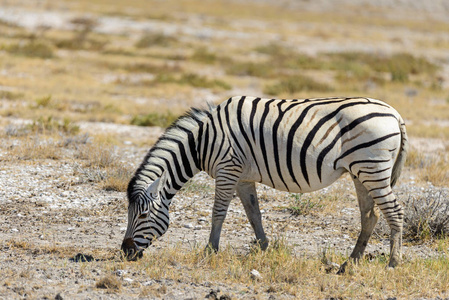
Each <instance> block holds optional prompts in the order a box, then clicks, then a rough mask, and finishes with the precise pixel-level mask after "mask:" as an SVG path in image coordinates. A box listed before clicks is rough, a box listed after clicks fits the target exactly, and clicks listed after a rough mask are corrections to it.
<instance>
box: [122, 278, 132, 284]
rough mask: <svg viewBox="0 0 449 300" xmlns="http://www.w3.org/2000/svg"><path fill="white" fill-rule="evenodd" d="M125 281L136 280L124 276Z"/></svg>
mask: <svg viewBox="0 0 449 300" xmlns="http://www.w3.org/2000/svg"><path fill="white" fill-rule="evenodd" d="M123 281H126V282H128V283H131V282H133V281H134V279H131V278H128V277H126V278H123Z"/></svg>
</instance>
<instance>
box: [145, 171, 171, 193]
mask: <svg viewBox="0 0 449 300" xmlns="http://www.w3.org/2000/svg"><path fill="white" fill-rule="evenodd" d="M166 177H167V175H166V172H164V173H162V175H161V177H159V178H158V179H156V180H155V181H153V182H152V183H151V184H150V186H149V187H148V188H147V195H149V196H152V198H155V196H156V195H157V194H158V193H159V191H160V190H161V189H162V186H161V183H164V182H165V179H166Z"/></svg>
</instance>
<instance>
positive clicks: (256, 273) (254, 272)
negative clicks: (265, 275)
mask: <svg viewBox="0 0 449 300" xmlns="http://www.w3.org/2000/svg"><path fill="white" fill-rule="evenodd" d="M250 273H251V278H253V279H262V275H260V273H259V271H257V270H256V269H252V270H251V272H250Z"/></svg>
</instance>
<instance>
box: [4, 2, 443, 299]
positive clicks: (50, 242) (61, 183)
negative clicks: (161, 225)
mask: <svg viewBox="0 0 449 300" xmlns="http://www.w3.org/2000/svg"><path fill="white" fill-rule="evenodd" d="M329 2H331V1H324V0H322V1H310V2H309V1H289V0H285V1H256V0H246V1H218V0H216V1H212V0H210V1H199V0H179V1H175V0H167V1H153V0H146V1H144V0H128V1H118V0H108V1H105V0H89V1H86V0H78V1H70V0H60V1H45V0H43V1H8V0H3V1H0V129H1V130H0V139H1V143H0V178H1V185H0V222H1V226H0V237H1V238H0V248H1V251H0V274H1V276H0V298H4V299H13V298H31V299H42V298H48V299H54V298H56V299H73V298H83V299H87V298H89V299H99V298H117V299H118V298H120V299H121V298H163V299H197V298H198V299H202V298H204V297H209V299H218V298H221V299H229V298H231V299H234V298H245V299H251V298H255V299H294V298H299V299H331V298H333V299H337V298H338V299H346V298H353V299H361V298H374V299H387V298H394V297H397V298H398V299H436V298H446V297H449V257H448V255H449V224H448V222H449V192H448V187H449V142H448V139H449V19H448V18H447V16H448V15H449V7H448V5H447V3H445V1H427V2H426V1H418V0H406V1H394V0H386V1H381V2H373V1H365V0H358V1H346V0H342V1H332V2H331V3H329ZM374 3H377V4H374ZM234 95H256V96H267V97H282V98H309V97H316V96H336V95H338V96H340V95H346V96H369V97H372V98H378V99H382V100H384V101H386V102H388V103H389V104H391V105H392V106H394V107H395V108H396V109H397V110H398V111H399V112H400V113H401V114H402V116H403V117H404V119H405V121H406V123H407V126H408V127H407V128H408V132H409V138H410V144H411V151H410V155H409V159H408V162H407V165H406V169H405V171H404V172H403V175H402V177H401V179H400V182H399V184H398V185H397V186H396V188H395V191H396V193H397V195H398V197H399V199H400V200H401V202H402V203H403V204H404V207H405V209H406V220H405V234H404V261H403V264H401V265H400V266H399V267H397V268H396V269H394V270H390V269H387V268H386V263H387V261H388V252H389V242H388V229H387V226H386V225H385V222H384V220H381V222H380V224H378V226H377V228H376V232H375V234H374V235H373V238H372V240H371V241H370V244H369V246H368V248H367V254H366V258H365V259H364V260H362V261H361V262H360V263H359V264H358V265H352V266H351V267H350V268H349V271H348V272H346V274H345V275H336V270H337V268H338V264H341V263H342V262H344V261H345V260H346V259H347V257H348V256H349V254H350V252H351V250H352V247H353V246H354V244H355V239H356V238H357V235H358V230H359V228H360V224H359V213H358V208H357V200H356V198H355V194H354V191H353V188H352V183H351V182H350V180H349V178H348V177H343V178H342V179H341V180H340V181H338V182H337V183H336V184H334V185H333V186H331V187H329V188H327V189H325V190H322V191H318V192H315V193H312V194H301V195H292V194H289V193H281V192H276V191H274V190H272V189H269V188H267V187H264V186H261V185H259V186H258V190H259V197H260V204H261V209H262V212H263V222H264V225H265V228H266V231H267V233H268V234H269V237H270V239H271V245H270V247H269V249H268V250H267V251H266V252H263V253H262V252H260V251H258V250H257V248H255V247H253V246H252V239H253V233H252V230H251V228H250V226H249V224H248V222H247V220H246V216H245V215H244V212H243V207H242V206H241V204H240V203H239V201H238V199H235V200H233V202H232V204H231V207H230V211H229V214H228V217H227V219H226V221H225V225H224V229H223V232H222V242H221V251H220V252H219V253H218V254H213V255H205V254H204V253H203V248H204V246H205V245H206V241H207V237H208V234H209V230H210V219H211V207H212V202H213V194H214V183H213V180H211V179H210V178H208V177H207V175H205V174H203V173H200V174H199V175H197V176H196V177H194V178H193V180H191V181H190V182H189V183H188V184H187V185H186V186H185V187H184V188H183V190H182V191H180V192H179V193H178V194H177V196H176V197H175V199H174V201H173V204H172V207H171V226H170V229H169V231H168V233H167V234H166V235H165V236H164V237H163V238H162V239H161V240H159V241H158V242H156V243H155V244H154V245H153V246H152V247H151V248H150V249H148V250H147V251H145V253H144V257H143V259H141V260H139V261H137V262H125V261H122V260H121V256H120V252H119V246H120V243H121V240H122V238H123V235H124V231H125V229H126V222H127V219H126V218H127V209H126V205H127V203H126V198H125V193H124V191H125V190H126V185H127V182H128V180H129V178H130V176H132V173H133V171H134V170H135V168H136V167H137V166H138V164H139V163H140V161H141V160H142V158H143V156H144V155H145V153H146V151H147V150H148V149H149V148H150V147H151V145H152V144H153V143H154V142H155V141H156V140H157V138H158V137H159V135H160V134H161V133H162V132H163V129H162V128H163V127H166V126H168V124H170V123H171V122H172V121H173V120H174V119H175V118H176V117H177V116H178V115H180V114H182V113H183V112H184V111H185V110H186V109H187V108H188V107H190V106H200V107H201V106H202V107H206V101H210V102H214V103H219V102H221V101H223V100H226V99H227V98H228V97H230V96H234ZM78 253H81V254H83V255H85V257H84V258H85V259H84V260H77V258H80V256H77V254H78ZM74 258H75V260H74ZM86 260H87V261H86ZM253 270H256V271H257V272H258V274H257V273H255V272H254V271H253ZM251 272H252V273H251Z"/></svg>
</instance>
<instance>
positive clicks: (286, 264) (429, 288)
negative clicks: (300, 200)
mask: <svg viewBox="0 0 449 300" xmlns="http://www.w3.org/2000/svg"><path fill="white" fill-rule="evenodd" d="M326 261H332V262H337V263H342V262H343V261H344V257H342V256H340V255H336V254H327V257H326ZM386 264H387V258H385V257H384V256H378V257H373V258H371V261H368V260H362V261H361V263H359V264H358V265H351V267H350V269H349V271H348V272H347V274H345V275H340V276H337V275H335V273H334V272H330V273H329V272H327V271H326V270H327V265H326V264H325V263H324V260H321V259H311V258H306V257H301V256H297V255H295V254H294V253H293V252H292V249H291V248H290V247H289V246H288V244H286V243H285V241H283V240H282V239H281V240H276V241H274V242H273V243H272V246H270V247H269V249H268V250H267V251H266V252H261V251H254V252H249V253H241V251H238V250H236V249H233V248H231V247H229V246H228V247H226V248H225V249H223V250H222V251H220V252H219V253H217V254H204V252H203V249H202V248H201V247H194V248H192V249H190V250H188V251H186V250H185V249H180V248H178V247H174V248H172V247H168V248H165V247H164V251H152V252H151V253H150V254H147V255H144V257H143V259H142V260H141V261H139V263H126V264H125V266H124V268H125V269H127V270H129V271H132V272H137V273H144V274H145V275H146V276H148V277H150V278H158V279H159V280H174V281H177V280H182V281H185V280H187V281H189V282H192V283H194V284H201V283H204V282H221V283H222V284H223V283H224V284H226V285H230V286H232V285H233V284H239V285H241V286H251V287H252V288H253V289H254V290H256V291H258V292H259V293H269V294H273V295H292V296H295V297H296V298H299V299H305V298H308V299H311V298H313V299H325V298H326V299H328V298H374V299H385V298H388V297H398V298H409V297H410V298H416V297H435V296H443V295H447V293H448V290H447V286H448V284H449V276H448V275H447V274H448V271H449V269H448V261H447V258H446V257H445V256H440V257H437V258H434V259H420V258H413V259H410V260H408V259H407V260H406V261H405V262H404V264H402V265H401V266H400V267H398V268H396V269H394V270H389V269H387V268H386ZM252 270H257V271H258V272H259V273H260V274H261V277H257V278H256V277H254V276H252V275H251V271H252ZM423 276H425V278H429V279H428V280H429V281H428V283H426V285H425V287H424V286H423V285H422V278H423ZM426 280H427V279H426ZM244 290H245V289H244V288H243V289H242V292H244ZM151 291H152V289H151V290H150V289H147V290H144V291H143V292H144V293H145V294H147V293H148V294H149V293H152V292H151ZM162 294H163V293H162Z"/></svg>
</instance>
